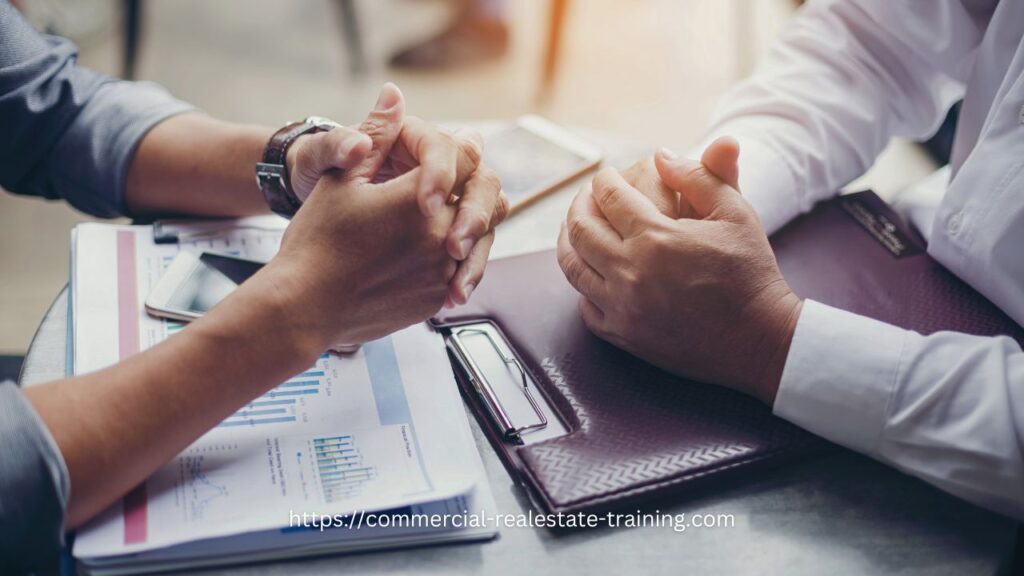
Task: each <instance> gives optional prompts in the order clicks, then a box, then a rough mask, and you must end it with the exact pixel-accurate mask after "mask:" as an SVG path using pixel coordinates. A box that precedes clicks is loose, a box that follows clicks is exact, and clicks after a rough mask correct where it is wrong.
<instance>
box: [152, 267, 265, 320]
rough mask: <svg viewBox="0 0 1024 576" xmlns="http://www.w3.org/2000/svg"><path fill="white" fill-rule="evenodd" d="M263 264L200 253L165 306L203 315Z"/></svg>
mask: <svg viewBox="0 0 1024 576" xmlns="http://www.w3.org/2000/svg"><path fill="white" fill-rule="evenodd" d="M262 267H263V264H262V263H260V262H251V261H249V260H242V259H240V258H232V257H230V256H222V255H220V254H212V253H210V252H203V253H202V254H201V255H200V256H199V262H198V264H196V267H195V268H193V269H192V272H191V273H190V274H189V275H188V276H187V277H186V278H185V280H183V281H182V282H181V284H179V285H178V286H177V287H176V288H175V289H174V292H172V293H171V297H170V299H169V300H168V301H167V306H168V307H169V308H172V309H175V310H185V311H188V312H194V313H196V314H205V313H206V312H208V311H209V310H210V309H211V308H213V307H214V306H215V305H216V304H217V303H218V302H220V301H221V300H223V299H224V298H226V297H227V296H228V294H231V293H232V292H233V291H234V290H235V288H238V285H239V284H241V283H242V282H245V281H246V280H247V279H248V278H249V277H250V276H252V275H253V274H255V273H256V272H258V271H259V269H260V268H262Z"/></svg>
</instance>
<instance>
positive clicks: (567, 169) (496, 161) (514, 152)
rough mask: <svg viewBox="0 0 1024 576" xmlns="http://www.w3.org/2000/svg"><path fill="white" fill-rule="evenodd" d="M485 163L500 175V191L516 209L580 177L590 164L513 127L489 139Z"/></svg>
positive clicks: (552, 144)
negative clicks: (556, 185) (529, 200)
mask: <svg viewBox="0 0 1024 576" xmlns="http://www.w3.org/2000/svg"><path fill="white" fill-rule="evenodd" d="M484 163H486V164H487V165H488V166H490V167H491V168H493V169H494V171H495V172H497V173H498V177H499V178H501V187H502V189H503V190H504V191H505V194H506V195H508V199H509V202H511V204H512V205H513V206H514V205H515V204H517V203H518V202H520V201H522V200H524V199H526V198H529V197H531V196H533V195H534V194H536V193H537V192H539V191H540V190H543V189H544V188H546V187H548V186H550V185H552V184H554V183H556V182H560V181H562V180H564V179H565V178H567V177H568V176H570V175H573V174H576V173H578V172H579V171H580V170H582V169H583V168H585V167H587V166H588V165H589V164H591V161H589V160H587V159H586V158H584V157H583V156H581V155H579V154H577V153H575V152H573V151H572V150H569V149H567V148H563V147H562V146H559V145H558V144H556V143H554V142H552V141H551V140H548V139H546V138H543V137H541V136H538V135H537V134H534V133H533V132H531V131H529V130H527V129H525V128H523V127H521V126H514V127H512V128H509V129H507V130H504V131H502V132H500V133H498V134H496V135H494V136H491V137H489V138H488V139H487V145H486V146H484Z"/></svg>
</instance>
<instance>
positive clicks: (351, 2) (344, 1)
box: [338, 0, 366, 76]
mask: <svg viewBox="0 0 1024 576" xmlns="http://www.w3.org/2000/svg"><path fill="white" fill-rule="evenodd" d="M338 8H339V11H340V13H341V29H342V34H343V35H344V36H345V46H346V47H347V48H348V67H349V71H350V72H351V73H352V75H354V76H358V75H360V74H362V73H363V72H365V71H366V53H365V51H364V50H363V36H362V30H361V29H360V26H359V14H358V12H357V10H356V6H355V0H338Z"/></svg>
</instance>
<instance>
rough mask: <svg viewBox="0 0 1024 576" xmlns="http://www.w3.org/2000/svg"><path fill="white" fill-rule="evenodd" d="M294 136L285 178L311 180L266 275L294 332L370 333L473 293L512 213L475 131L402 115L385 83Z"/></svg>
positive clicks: (316, 341) (326, 339) (357, 337)
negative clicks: (369, 97) (346, 116)
mask: <svg viewBox="0 0 1024 576" xmlns="http://www.w3.org/2000/svg"><path fill="white" fill-rule="evenodd" d="M302 146H303V148H302V149H300V152H299V153H298V154H297V160H295V162H296V163H297V164H298V166H297V167H296V169H295V170H294V172H293V174H295V176H293V178H298V179H299V181H296V180H294V179H293V182H294V183H295V184H296V190H297V191H298V192H299V193H300V194H304V193H305V189H304V188H303V187H305V188H309V186H310V185H312V188H311V190H309V192H308V197H307V198H305V201H304V203H303V206H302V208H301V209H300V210H299V211H298V213H297V214H296V215H295V217H294V218H293V220H292V223H291V225H290V226H289V227H288V230H287V231H286V233H285V235H284V238H283V240H282V243H281V250H280V252H279V253H278V255H277V257H275V259H274V260H273V261H272V262H271V265H270V266H268V267H267V268H269V269H270V270H269V271H268V273H267V274H265V275H264V276H265V278H264V280H263V281H264V282H269V283H270V286H271V290H273V291H274V293H275V294H277V295H278V301H279V302H280V306H281V308H282V309H283V310H284V314H283V315H284V316H286V317H287V322H286V323H287V325H288V326H289V328H290V329H291V331H292V333H293V334H292V335H293V337H297V338H309V339H311V340H312V342H311V344H310V345H311V347H313V348H317V347H319V348H320V349H321V350H322V349H323V348H325V347H327V346H335V345H338V344H350V343H360V342H366V341H369V340H373V339H376V338H380V337H382V336H384V335H386V334H389V333H391V332H394V331H395V330H398V329H400V328H403V327H405V326H409V325H411V324H414V323H416V322H420V321H423V320H425V319H426V318H428V317H429V316H430V315H432V314H434V313H436V312H437V311H438V310H439V309H440V308H441V307H442V306H444V305H448V306H451V305H453V304H461V303H464V302H466V300H468V299H469V297H470V294H471V293H472V291H473V288H474V287H475V286H476V285H477V284H478V283H479V282H480V279H481V278H482V276H483V271H484V266H485V264H486V262H487V256H488V254H489V251H490V248H491V245H492V244H493V242H494V234H493V230H494V227H495V226H497V224H498V223H500V222H501V221H502V220H503V219H504V217H505V215H506V214H507V213H508V201H507V199H506V198H505V196H504V194H503V193H502V192H501V184H500V182H499V181H498V179H497V177H496V175H495V173H494V172H493V171H492V170H491V169H490V168H488V167H486V166H484V165H482V164H481V162H480V158H481V153H482V149H483V142H482V139H481V137H480V136H479V134H477V133H476V132H473V131H468V130H460V131H456V132H455V133H453V134H449V133H447V132H444V131H443V130H441V129H439V128H437V127H435V126H432V125H430V124H428V123H427V122H424V121H423V120H420V119H419V118H415V117H406V116H405V103H404V99H403V97H402V94H401V92H399V91H398V89H397V87H395V86H394V85H391V84H388V85H385V87H384V88H383V89H382V91H381V94H380V97H379V99H378V102H377V105H376V107H375V108H374V110H373V111H372V112H371V113H370V115H369V116H368V117H367V119H366V120H365V121H364V122H363V123H362V124H361V125H360V126H359V127H358V128H356V129H347V128H337V129H335V130H332V131H330V132H326V133H323V134H319V135H316V136H314V137H309V138H308V139H307V140H306V142H305V143H303V145H302ZM326 167H333V169H331V168H328V169H326V170H324V168H326ZM337 168H344V169H343V170H339V169H337ZM311 173H313V174H318V175H319V176H318V179H316V180H315V183H314V182H307V181H302V180H301V179H302V178H303V177H304V175H306V176H308V175H309V174H311Z"/></svg>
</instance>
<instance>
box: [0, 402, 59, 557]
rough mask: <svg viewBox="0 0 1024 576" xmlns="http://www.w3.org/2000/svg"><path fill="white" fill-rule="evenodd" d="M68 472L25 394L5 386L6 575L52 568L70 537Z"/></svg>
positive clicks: (0, 512) (0, 478) (0, 450)
mask: <svg viewBox="0 0 1024 576" xmlns="http://www.w3.org/2000/svg"><path fill="white" fill-rule="evenodd" d="M69 490H70V486H69V480H68V471H67V467H66V466H65V464H64V459H63V457H62V456H61V454H60V450H59V449H58V448H57V444H56V443H55V442H54V441H53V437H51V436H50V432H49V431H48V430H47V429H46V426H45V425H44V424H43V422H42V420H41V419H40V418H39V416H38V414H36V412H35V409H33V408H32V406H31V404H29V402H28V400H27V399H25V397H24V396H22V394H21V391H20V390H19V389H18V388H17V387H16V386H15V385H14V384H13V383H11V382H0V574H21V573H24V572H29V571H32V570H35V569H38V568H40V567H41V566H45V565H47V564H49V563H52V562H53V561H54V559H55V558H57V555H58V553H59V552H60V548H61V545H62V544H63V537H64V507H65V505H66V504H67V500H68V493H69Z"/></svg>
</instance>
